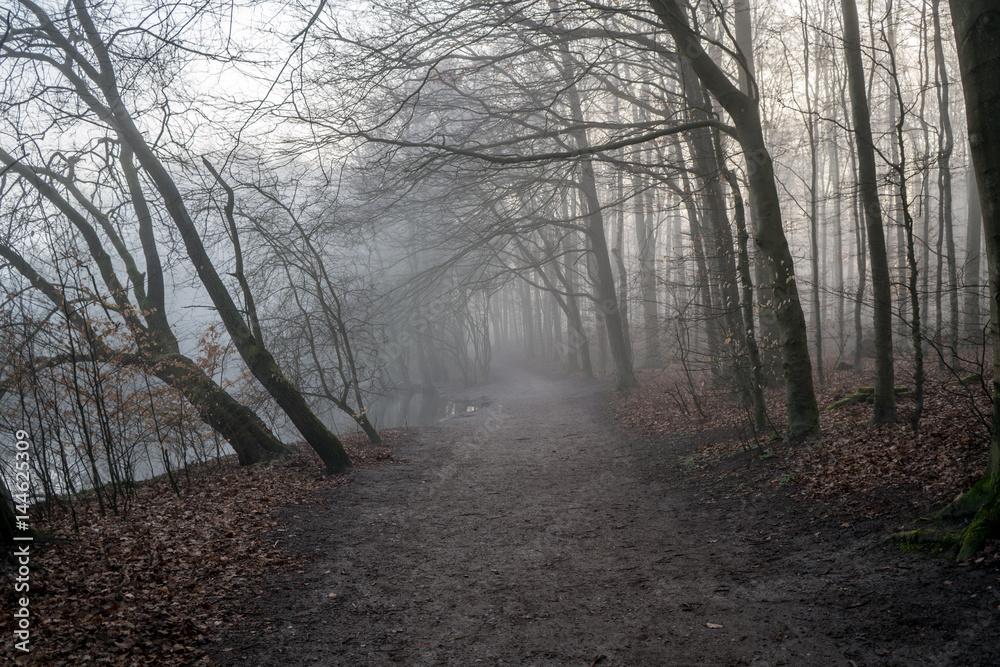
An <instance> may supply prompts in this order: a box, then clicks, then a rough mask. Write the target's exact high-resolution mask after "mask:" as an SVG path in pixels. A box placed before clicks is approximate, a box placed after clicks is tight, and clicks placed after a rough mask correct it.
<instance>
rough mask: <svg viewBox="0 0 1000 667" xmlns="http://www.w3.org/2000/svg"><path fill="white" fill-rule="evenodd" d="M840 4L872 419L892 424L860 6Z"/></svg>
mask: <svg viewBox="0 0 1000 667" xmlns="http://www.w3.org/2000/svg"><path fill="white" fill-rule="evenodd" d="M841 6H842V8H843V12H844V57H845V59H846V60H847V76H848V85H849V88H850V93H851V107H852V111H853V113H852V116H853V118H854V136H855V146H856V147H857V153H858V191H859V194H860V196H861V203H862V206H863V208H864V213H865V226H866V228H867V231H868V253H869V257H870V259H871V275H872V289H873V291H874V293H875V333H874V336H875V397H874V403H873V411H872V421H873V422H874V423H880V422H890V421H895V419H896V390H895V369H894V362H893V357H892V291H891V284H890V276H889V262H888V258H887V255H886V249H885V233H884V230H883V227H882V206H881V204H880V203H879V197H878V182H877V180H876V173H875V144H874V142H873V140H872V129H871V114H870V113H869V110H868V95H867V93H866V91H865V74H864V69H863V68H862V64H861V35H860V31H859V28H858V9H857V5H856V4H855V2H854V0H841Z"/></svg>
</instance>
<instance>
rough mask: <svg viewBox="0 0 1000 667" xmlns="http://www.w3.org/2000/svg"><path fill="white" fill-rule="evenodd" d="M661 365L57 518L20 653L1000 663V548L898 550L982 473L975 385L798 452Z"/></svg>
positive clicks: (544, 380)
mask: <svg viewBox="0 0 1000 667" xmlns="http://www.w3.org/2000/svg"><path fill="white" fill-rule="evenodd" d="M642 379H643V388H642V389H640V390H636V391H631V392H621V393H616V392H610V391H609V385H608V384H607V383H605V382H601V381H588V382H582V381H580V380H577V379H573V378H566V377H561V376H559V375H557V374H555V373H546V372H545V371H544V370H538V369H534V370H527V369H523V368H516V367H509V368H503V369H500V370H499V371H497V373H496V374H495V376H494V378H493V380H492V381H491V383H490V384H488V385H486V386H484V387H480V388H475V389H471V390H467V391H466V392H454V393H453V394H454V395H452V396H450V398H453V399H456V400H464V401H465V402H466V404H468V405H470V406H472V407H474V408H475V409H474V410H470V411H468V412H465V413H462V414H459V415H456V416H454V417H451V418H449V419H446V420H445V421H442V422H440V423H439V424H437V425H435V426H430V427H422V428H420V429H416V430H414V431H410V432H404V433H399V432H397V433H393V434H390V436H391V437H390V439H389V442H388V446H387V447H381V448H372V447H370V446H364V445H359V446H357V447H356V448H355V449H353V450H352V455H353V456H354V457H355V458H356V460H357V461H358V462H359V463H360V465H359V466H358V467H357V468H356V469H355V470H354V471H353V472H351V473H350V474H348V475H345V476H337V477H329V476H325V475H322V474H320V472H319V467H318V464H317V462H316V461H315V460H313V458H312V457H310V456H302V457H297V458H293V459H290V460H286V461H279V462H275V463H272V464H267V465H265V466H255V467H254V468H251V469H239V468H236V467H234V466H233V465H232V464H231V462H228V463H227V465H226V466H224V467H223V468H222V469H221V470H220V469H218V468H216V467H204V468H201V469H197V470H195V471H194V472H193V475H192V480H191V481H189V482H188V483H187V484H188V485H187V487H185V486H184V482H183V481H182V482H181V486H182V494H181V495H180V496H176V495H175V494H173V493H172V492H170V489H169V486H168V485H167V483H166V482H165V481H164V480H159V481H158V482H156V483H154V484H151V485H149V486H148V487H144V488H143V489H142V492H141V494H140V497H138V498H136V499H135V500H134V501H133V503H134V506H133V509H132V512H131V514H130V516H129V517H125V518H122V519H120V520H119V519H116V518H114V517H108V518H105V519H99V518H96V517H94V516H93V515H94V514H95V512H94V511H93V508H91V510H90V511H89V512H84V510H83V508H81V509H80V512H79V513H80V515H81V516H80V517H79V520H80V521H81V525H82V528H83V530H82V531H81V532H80V533H74V532H72V531H71V530H70V527H69V526H67V525H66V519H65V517H64V518H63V519H62V520H61V523H59V521H56V520H53V521H52V522H50V523H49V524H46V525H42V526H41V527H42V528H43V529H45V530H47V531H48V532H50V533H52V534H54V535H55V536H56V537H57V538H58V539H59V541H58V542H55V543H51V544H40V545H37V547H38V551H37V553H36V554H35V556H34V557H35V560H34V561H33V564H35V566H36V567H37V568H38V569H37V570H35V571H34V573H33V575H32V576H33V580H32V581H33V584H32V585H33V589H32V590H33V598H32V613H33V614H34V619H35V621H34V625H33V631H34V633H35V634H34V635H33V642H34V643H33V653H32V654H29V655H26V656H22V657H21V658H20V659H19V660H18V664H46V665H60V664H66V665H76V664H83V663H88V664H123V665H131V664H135V665H143V664H162V665H185V664H194V663H198V664H202V663H204V664H222V665H303V664H321V665H351V666H354V665H397V664H405V665H478V664H483V665H500V664H507V665H510V664H517V665H583V666H590V667H594V666H596V665H601V666H604V667H608V666H612V665H622V666H637V665H671V666H678V667H679V666H684V665H713V666H715V665H758V666H764V665H793V666H797V665H844V666H850V665H854V666H856V667H861V666H864V665H907V666H910V665H972V666H975V665H996V664H1000V622H998V620H1000V567H998V566H1000V562H998V559H997V555H996V548H997V545H996V544H995V543H993V544H991V545H990V547H989V552H988V553H985V554H983V556H982V557H981V558H979V559H977V561H978V562H972V563H968V564H963V565H959V564H956V563H955V562H954V561H953V559H952V557H951V556H950V555H948V554H945V555H929V554H924V553H919V552H918V553H913V552H902V551H900V550H898V549H896V548H894V547H891V546H886V545H885V544H883V538H884V537H885V535H886V534H888V533H889V532H891V531H892V530H895V529H897V528H899V527H902V526H904V525H906V526H911V525H917V524H919V523H920V517H922V516H924V517H925V516H927V515H928V513H929V512H931V511H932V510H933V508H935V507H938V506H940V503H941V502H942V499H945V498H947V497H949V494H953V493H954V492H955V491H956V489H960V488H961V487H962V485H964V484H966V483H967V482H968V480H969V479H972V478H974V476H975V474H976V472H975V468H976V467H977V466H980V468H981V463H982V461H981V459H982V455H983V453H984V445H983V444H982V442H981V439H980V441H979V445H978V447H979V451H978V452H977V451H976V449H977V447H976V446H975V445H967V446H965V445H963V447H964V449H963V448H956V447H955V446H954V442H955V441H957V440H962V441H963V442H964V439H965V436H962V437H961V438H958V437H956V434H958V433H959V432H962V433H964V431H962V429H971V431H970V432H972V431H975V429H976V428H979V427H977V426H976V425H975V424H974V423H972V422H967V421H961V420H958V418H957V417H948V416H947V414H948V410H947V408H949V407H952V408H954V406H955V405H956V401H957V400H958V399H957V398H955V397H952V398H948V396H947V395H944V396H939V395H938V393H934V394H933V395H932V396H930V397H929V401H928V404H929V406H930V407H931V408H932V409H930V410H929V411H928V419H927V421H926V428H924V429H923V431H922V432H923V434H924V435H922V436H921V438H914V437H912V434H911V435H910V436H909V437H907V431H906V428H908V427H905V425H890V426H887V427H867V426H866V427H862V426H861V425H862V424H863V422H864V413H865V410H866V409H867V406H864V405H857V406H846V407H845V408H841V409H838V410H831V411H824V412H823V420H824V429H825V430H824V433H825V435H824V438H825V439H824V440H822V441H820V442H818V443H807V444H805V445H802V446H800V447H793V446H790V445H786V444H783V443H780V442H777V441H770V440H767V439H760V442H759V443H757V442H753V441H752V438H748V436H746V434H745V433H744V437H743V438H742V439H741V438H739V437H737V436H736V435H734V434H738V433H740V432H741V429H740V428H739V424H738V421H739V420H738V411H735V410H732V409H727V408H726V407H725V406H726V405H727V404H726V402H725V400H724V397H716V398H712V397H709V396H705V397H703V404H702V406H701V408H702V412H703V413H704V415H708V416H704V415H698V414H697V409H696V408H695V407H694V406H693V405H691V404H688V405H686V406H685V405H684V403H683V401H682V399H681V398H680V395H679V394H678V395H675V394H674V393H672V392H676V390H677V385H676V384H674V382H675V379H673V378H669V377H666V376H661V375H655V376H654V375H647V376H644V377H643V378H642ZM852 381H853V378H851V377H849V374H845V376H843V377H841V376H836V375H835V376H834V377H833V378H832V379H831V382H830V383H829V384H828V386H827V389H826V390H824V393H822V394H821V403H823V404H824V405H826V404H828V401H830V402H832V400H833V399H835V398H839V397H840V395H843V394H844V392H849V390H850V383H851V382H852ZM946 386H947V385H944V384H942V387H946ZM957 390H958V391H961V390H962V387H958V388H957ZM945 394H947V391H946V390H945ZM956 395H957V394H956ZM770 398H771V400H773V401H775V402H780V397H779V396H771V397H770ZM688 401H690V399H688ZM670 406H674V407H670ZM934 406H937V407H936V408H935V407H934ZM953 411H954V410H953ZM773 412H775V413H776V414H775V419H776V420H777V419H780V414H777V412H778V411H777V410H776V409H775V410H773ZM959 412H964V410H963V411H959ZM897 426H898V427H899V428H897ZM390 455H391V460H387V459H388V458H389V457H390ZM935 466H937V470H938V472H937V473H935V472H934V468H935ZM185 489H186V490H185ZM0 573H3V578H4V579H6V573H5V571H4V567H3V566H0ZM11 589H12V586H8V585H5V586H4V590H2V591H0V606H3V608H5V609H10V608H12V606H11V605H8V602H9V600H8V597H9V593H10V590H11ZM6 616H7V615H6V614H5V615H4V618H2V619H0V630H2V631H3V633H4V634H5V635H7V636H8V637H9V636H10V628H9V627H8V624H9V621H10V619H8V618H6ZM9 648H10V647H9V645H7V646H5V647H4V652H3V654H0V663H3V662H5V661H6V660H7V659H8V658H11V657H12V656H13V655H14V654H13V651H10V650H9Z"/></svg>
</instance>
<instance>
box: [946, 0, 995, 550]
mask: <svg viewBox="0 0 1000 667" xmlns="http://www.w3.org/2000/svg"><path fill="white" fill-rule="evenodd" d="M950 4H951V14H952V25H953V26H954V30H955V41H956V43H957V46H958V61H959V66H960V69H961V73H962V88H963V90H964V93H965V112H966V117H967V120H968V131H969V144H970V146H971V150H972V161H973V165H974V166H975V173H976V181H977V183H978V186H979V198H980V201H981V203H982V209H983V228H984V230H985V234H986V261H987V266H988V267H989V285H990V314H991V315H992V325H991V328H990V334H991V338H992V343H993V373H994V378H993V428H992V434H991V437H990V448H989V459H988V462H987V465H986V473H985V474H984V475H983V477H982V479H980V480H979V482H978V483H977V484H976V485H975V486H974V487H973V488H972V489H970V490H969V491H968V492H967V493H966V494H965V495H963V496H962V497H961V498H960V499H959V500H957V501H956V502H955V503H953V505H952V506H951V507H950V508H949V509H950V510H952V512H953V513H959V514H966V515H970V514H971V515H972V516H973V518H972V523H971V524H970V525H969V527H968V528H967V529H966V530H965V533H964V535H963V543H962V547H961V549H960V550H959V554H958V557H959V558H960V559H966V558H968V557H970V556H971V555H972V554H974V553H975V552H977V551H978V550H979V549H980V548H981V547H982V545H983V544H984V542H985V541H986V539H987V538H988V537H989V536H990V535H992V534H995V533H996V531H997V528H998V526H1000V508H998V505H1000V328H998V326H997V325H998V318H1000V115H998V114H997V109H1000V0H951V2H950Z"/></svg>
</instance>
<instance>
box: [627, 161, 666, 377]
mask: <svg viewBox="0 0 1000 667" xmlns="http://www.w3.org/2000/svg"><path fill="white" fill-rule="evenodd" d="M633 184H634V187H635V190H636V195H635V198H634V199H635V209H634V212H633V215H634V221H635V238H636V246H637V248H638V251H639V252H638V254H639V289H640V293H641V295H642V323H643V340H644V345H645V361H644V365H645V366H646V368H659V366H660V365H661V363H662V359H661V356H660V315H659V307H658V305H657V298H656V239H655V236H654V234H653V217H652V210H651V207H647V206H645V205H644V203H645V200H647V195H646V193H645V192H644V189H645V188H644V186H645V183H643V181H642V179H641V178H640V177H639V176H636V177H635V178H634V179H633ZM647 212H648V214H647Z"/></svg>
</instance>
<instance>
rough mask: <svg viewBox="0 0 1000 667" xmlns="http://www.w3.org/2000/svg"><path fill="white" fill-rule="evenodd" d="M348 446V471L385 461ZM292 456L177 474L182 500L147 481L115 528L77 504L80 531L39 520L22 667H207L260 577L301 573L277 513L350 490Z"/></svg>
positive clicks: (314, 462)
mask: <svg viewBox="0 0 1000 667" xmlns="http://www.w3.org/2000/svg"><path fill="white" fill-rule="evenodd" d="M400 437H401V434H400V433H399V432H389V433H386V434H385V438H386V440H387V441H389V442H391V441H393V440H398V439H399V438H400ZM345 444H347V446H348V451H349V453H350V454H351V457H352V459H353V460H354V462H355V465H359V466H363V465H371V464H375V463H378V462H381V461H387V460H389V459H390V458H391V456H392V450H391V449H390V448H389V447H388V446H372V445H367V444H365V445H359V444H358V442H357V441H354V442H353V443H351V442H348V443H345ZM301 449H302V450H304V453H300V454H297V455H295V456H293V457H290V458H287V459H282V460H278V461H274V462H271V463H267V464H263V465H257V466H252V467H246V468H240V467H238V466H237V465H236V462H235V459H226V460H221V461H218V462H212V463H208V464H205V465H200V466H193V467H191V468H190V469H188V470H187V471H181V472H180V473H179V474H180V475H181V479H182V480H183V481H182V482H181V488H182V494H181V495H180V496H179V497H178V496H177V495H175V494H174V493H173V491H172V490H171V487H170V485H169V483H168V482H167V480H164V479H159V480H153V481H151V482H149V483H146V484H143V485H142V486H141V487H140V488H139V489H138V491H137V494H138V495H137V498H136V499H135V500H134V501H133V505H132V509H131V511H130V513H129V514H127V515H124V516H110V515H109V516H106V517H103V518H102V517H101V516H100V515H99V513H98V510H97V507H96V506H93V505H90V506H87V505H86V504H77V505H76V507H75V508H74V509H75V512H76V519H77V522H78V527H79V530H78V531H74V530H73V519H72V516H71V515H70V514H69V512H68V511H62V512H57V513H56V514H55V515H54V516H53V517H51V518H49V519H47V520H41V519H40V520H38V521H37V522H36V524H37V527H38V528H39V529H40V530H42V531H44V532H45V533H47V534H49V535H51V536H53V537H54V538H55V539H56V541H55V542H52V543H48V544H41V543H38V544H36V545H35V546H34V547H33V549H32V562H31V565H32V567H33V568H34V569H33V571H32V574H31V597H30V600H31V607H30V609H31V615H32V620H33V622H32V627H31V631H32V634H31V653H30V660H31V663H32V664H45V665H52V666H60V665H78V664H84V663H91V664H106V665H131V664H156V665H164V666H170V665H193V664H205V663H207V660H208V659H207V657H206V652H205V650H204V647H205V646H206V645H207V643H208V642H211V641H213V639H214V638H215V637H216V636H217V635H218V634H219V633H220V632H222V631H223V630H224V629H225V627H226V626H231V625H235V624H239V623H240V621H241V619H242V618H243V617H244V616H245V615H246V614H248V613H251V612H252V611H253V609H252V604H248V603H247V601H248V600H251V601H252V600H253V599H254V598H255V597H260V596H261V595H263V594H264V592H263V590H261V588H260V586H261V585H262V584H261V582H262V578H263V575H264V574H265V573H267V572H269V571H272V570H274V569H277V568H292V567H296V566H300V565H301V563H300V562H298V561H295V562H293V561H292V560H291V558H290V557H289V556H287V555H286V554H285V553H284V552H283V551H282V550H281V542H282V540H280V539H279V540H275V538H274V535H275V534H277V533H278V531H280V530H281V528H280V526H279V524H278V520H277V518H276V516H277V511H278V510H279V509H280V508H282V507H285V506H288V505H298V504H302V503H306V502H309V501H310V499H311V498H312V497H313V496H314V494H315V492H316V491H318V490H321V489H327V488H332V487H335V486H337V485H340V484H344V483H345V482H346V481H347V480H348V478H347V477H344V476H329V475H326V474H325V473H323V472H322V463H321V462H320V460H319V459H318V457H316V456H315V455H314V454H312V452H311V451H308V450H306V448H305V447H302V448H301ZM5 567H7V565H0V568H5ZM2 571H3V569H0V572H2ZM331 595H336V594H331ZM13 598H14V587H13V586H4V587H3V588H2V590H0V607H2V608H4V609H12V608H14V606H15V605H14V599H13ZM0 632H2V633H3V634H6V635H10V634H11V633H12V632H13V626H12V616H11V615H9V614H4V615H3V616H2V617H0Z"/></svg>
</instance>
